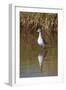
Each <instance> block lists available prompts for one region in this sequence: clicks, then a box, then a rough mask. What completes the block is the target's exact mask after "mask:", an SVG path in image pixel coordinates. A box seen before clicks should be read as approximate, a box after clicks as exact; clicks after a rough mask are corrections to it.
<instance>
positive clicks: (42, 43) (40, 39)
mask: <svg viewBox="0 0 66 90" xmlns="http://www.w3.org/2000/svg"><path fill="white" fill-rule="evenodd" d="M37 42H38V44H39V45H41V46H44V42H43V39H42V36H41V32H39V37H38V40H37Z"/></svg>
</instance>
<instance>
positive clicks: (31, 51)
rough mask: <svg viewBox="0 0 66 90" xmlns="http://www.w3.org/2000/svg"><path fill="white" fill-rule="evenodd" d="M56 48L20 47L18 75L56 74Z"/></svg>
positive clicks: (39, 75) (38, 75)
mask: <svg viewBox="0 0 66 90" xmlns="http://www.w3.org/2000/svg"><path fill="white" fill-rule="evenodd" d="M57 74H58V61H57V48H56V47H54V48H52V47H49V48H48V47H46V48H41V47H33V46H32V47H31V48H29V46H28V47H24V46H23V45H21V48H20V77H21V78H22V77H43V76H57Z"/></svg>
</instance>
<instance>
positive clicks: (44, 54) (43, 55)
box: [38, 50, 48, 72]
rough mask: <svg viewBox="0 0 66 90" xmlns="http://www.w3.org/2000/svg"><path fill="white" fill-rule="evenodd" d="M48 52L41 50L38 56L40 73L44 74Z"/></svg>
mask: <svg viewBox="0 0 66 90" xmlns="http://www.w3.org/2000/svg"><path fill="white" fill-rule="evenodd" d="M47 53H48V51H47V50H44V51H43V50H41V51H40V53H39V54H38V62H39V66H40V71H41V72H42V69H43V65H44V61H45V60H46V59H47Z"/></svg>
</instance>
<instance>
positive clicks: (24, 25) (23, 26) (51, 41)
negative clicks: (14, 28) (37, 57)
mask: <svg viewBox="0 0 66 90" xmlns="http://www.w3.org/2000/svg"><path fill="white" fill-rule="evenodd" d="M38 27H40V28H41V29H42V37H43V38H44V39H45V40H46V42H47V46H51V47H56V46H57V35H58V15H57V14H55V13H31V12H20V36H21V38H23V39H22V41H23V42H24V43H25V44H26V43H30V42H31V44H32V45H35V44H36V40H37V37H38V34H37V32H36V31H37V28H38Z"/></svg>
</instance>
